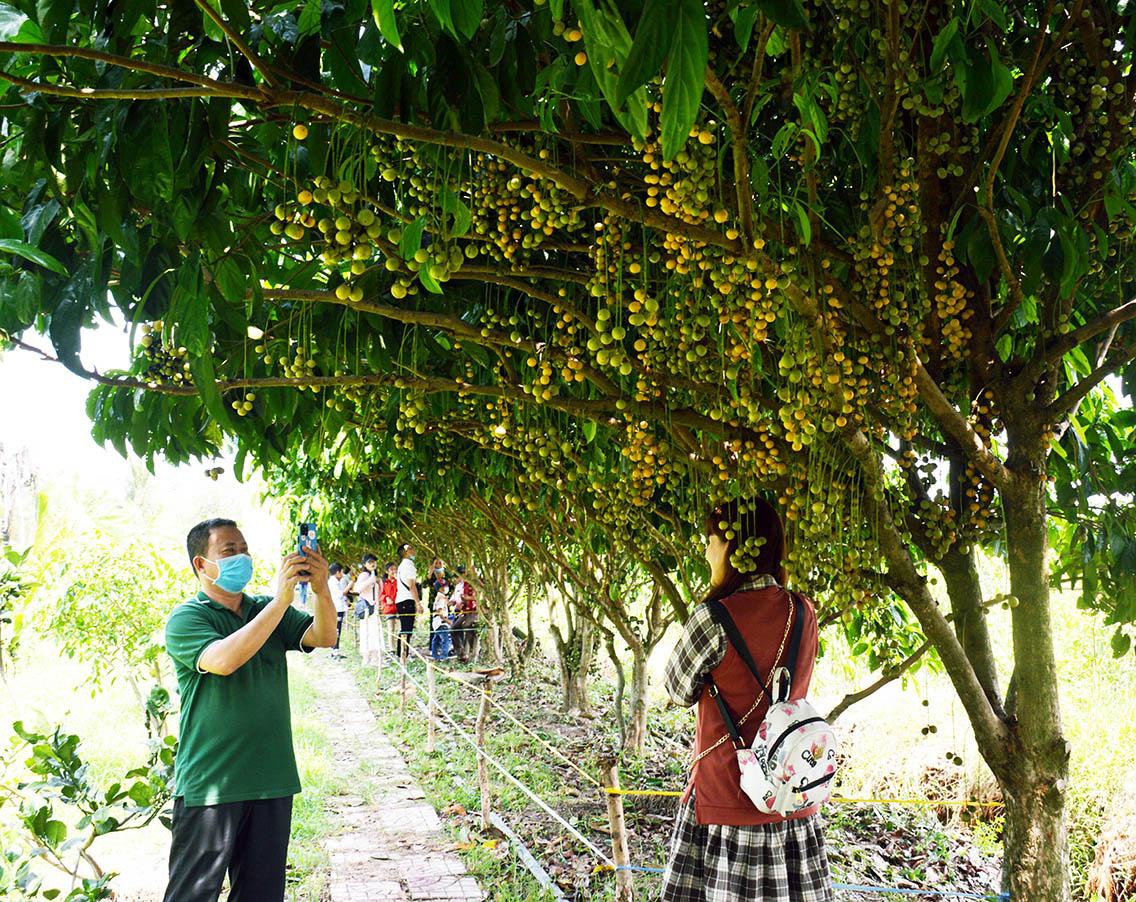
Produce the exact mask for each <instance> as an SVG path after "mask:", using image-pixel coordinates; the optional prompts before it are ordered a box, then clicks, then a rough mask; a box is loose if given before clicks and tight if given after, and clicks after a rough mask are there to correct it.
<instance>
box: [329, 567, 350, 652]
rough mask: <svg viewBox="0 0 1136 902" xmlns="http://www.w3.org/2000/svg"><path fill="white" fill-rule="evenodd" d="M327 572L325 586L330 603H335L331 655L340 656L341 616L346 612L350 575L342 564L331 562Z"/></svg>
mask: <svg viewBox="0 0 1136 902" xmlns="http://www.w3.org/2000/svg"><path fill="white" fill-rule="evenodd" d="M327 573H328V576H327V588H328V591H329V592H331V601H332V604H334V605H335V645H333V646H332V648H331V656H332V657H333V658H342V657H343V654H342V653H341V652H340V651H339V637H340V635H342V633H343V618H344V616H345V615H346V614H347V587H348V586H350V585H351V577H350V576H348V575H347V573H346V572H345V571H344V569H343V565H342V564H332V565H331V566H330V567H328V570H327Z"/></svg>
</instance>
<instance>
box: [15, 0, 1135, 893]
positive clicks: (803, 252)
mask: <svg viewBox="0 0 1136 902" xmlns="http://www.w3.org/2000/svg"><path fill="white" fill-rule="evenodd" d="M1122 10H1123V7H1122V6H1121V5H1120V4H1117V3H1115V2H1111V0H1073V2H1057V0H1046V2H1034V0H1025V2H1023V3H1006V2H1000V0H980V2H978V3H975V4H961V3H956V2H952V0H943V2H940V0H889V2H879V3H868V2H860V0H834V2H832V3H820V2H817V0H726V2H725V3H723V2H719V0H709V2H705V3H703V2H696V0H607V2H603V3H596V2H594V0H509V2H499V3H488V4H487V3H485V2H484V0H400V2H399V3H398V4H397V5H396V4H395V3H394V2H393V0H372V2H371V3H370V4H368V3H367V0H328V2H323V0H296V2H284V3H274V4H265V3H260V2H253V3H251V4H247V3H245V2H244V0H217V2H212V0H195V2H194V3H191V2H189V0H181V2H179V3H163V2H159V0H108V2H105V3H103V2H98V3H79V4H76V2H75V0H39V2H37V3H33V2H31V0H4V2H3V3H0V82H2V83H3V84H5V86H6V87H5V89H4V91H3V93H2V94H0V147H2V156H0V171H2V179H0V232H2V234H0V280H2V288H0V297H2V298H3V300H2V302H0V329H2V330H3V332H4V334H5V335H6V336H7V338H8V341H9V342H10V343H13V344H16V345H20V344H26V342H25V341H24V339H23V337H22V336H24V334H25V333H27V332H28V331H29V330H39V331H41V332H44V333H46V334H47V335H48V336H49V337H50V340H51V342H52V344H53V345H54V348H55V352H56V356H57V358H58V360H59V361H60V362H61V363H62V364H63V365H65V366H67V367H69V368H71V369H72V370H74V371H76V372H78V373H80V374H82V375H83V376H85V377H87V378H90V379H91V380H93V381H94V382H96V383H98V385H97V386H96V388H95V390H94V391H93V392H92V395H91V399H90V403H89V411H90V414H91V417H92V420H93V423H94V433H95V436H96V437H97V438H99V439H100V440H103V441H108V442H112V443H114V444H115V445H116V446H117V447H119V448H120V449H125V448H126V447H127V446H129V447H131V448H132V449H133V450H134V451H136V452H137V453H139V454H142V455H144V456H149V457H153V456H154V455H158V454H160V455H164V456H165V457H167V458H169V459H171V460H173V461H181V460H186V459H189V458H192V457H196V456H203V455H210V454H212V453H213V452H215V451H216V450H217V449H218V448H219V447H220V446H221V444H222V443H223V442H224V441H225V440H226V438H231V439H233V440H234V441H235V442H236V445H237V447H238V449H239V450H238V455H239V459H240V462H241V465H242V466H243V465H244V464H245V463H246V462H250V461H251V462H252V463H254V464H258V465H261V466H265V467H269V468H272V467H278V466H284V467H288V466H290V465H291V462H293V461H297V460H300V459H313V460H314V459H322V460H326V461H327V462H328V464H329V466H328V469H327V472H328V473H329V474H330V476H331V477H332V478H334V479H342V480H356V481H359V482H362V481H368V480H375V481H376V482H375V484H376V485H378V486H379V487H380V489H379V490H381V491H383V492H384V493H385V494H386V497H387V503H388V504H390V505H393V506H395V507H398V508H399V509H404V510H405V509H408V508H407V507H406V506H407V505H413V504H417V505H421V504H422V503H423V501H424V500H425V501H428V500H429V499H430V498H431V497H432V494H431V493H432V492H435V491H436V492H438V493H439V497H441V496H442V495H443V494H445V493H450V494H451V495H452V494H453V493H455V492H457V491H459V490H463V491H473V492H476V491H477V490H478V486H479V478H481V477H482V476H486V477H488V476H489V475H494V476H496V475H499V474H506V475H508V476H509V478H510V479H512V480H513V481H514V482H515V483H516V485H515V486H514V487H513V488H510V489H507V490H506V495H507V497H504V502H505V504H506V505H508V506H510V507H511V508H512V509H515V510H516V511H518V512H521V511H532V510H533V509H534V506H536V505H542V504H543V505H550V506H551V505H559V506H560V508H561V509H564V510H570V509H571V508H572V506H573V505H576V504H581V505H583V504H587V505H588V516H589V517H590V518H594V519H596V520H598V521H599V522H602V523H603V524H604V528H605V529H606V530H607V531H608V532H609V533H610V534H612V535H616V534H620V533H621V532H634V531H635V530H639V529H654V530H657V531H660V532H661V535H662V538H663V540H664V542H667V543H675V542H677V543H678V544H679V545H681V549H682V552H683V553H684V554H688V555H691V556H694V555H696V554H697V550H696V548H695V547H694V546H693V540H694V539H695V538H696V537H697V531H698V528H699V521H700V518H701V516H702V514H703V512H704V511H705V509H706V506H707V504H708V503H709V502H710V501H711V500H714V499H718V498H721V497H725V496H737V497H744V496H747V495H750V494H752V493H755V492H759V491H760V492H767V493H770V494H772V495H774V496H775V497H777V498H779V499H780V502H781V506H782V510H783V512H784V515H785V518H786V520H787V521H788V522H789V524H790V527H791V533H792V536H793V549H792V555H791V560H790V562H789V563H790V569H791V572H792V574H793V578H794V580H795V581H796V582H797V584H799V585H800V586H802V587H803V588H806V589H808V590H810V591H812V592H814V593H816V594H817V595H818V597H819V598H820V599H821V600H822V602H823V604H824V605H826V606H828V609H829V610H833V611H838V612H839V616H840V618H841V619H842V620H843V622H844V623H845V626H846V629H847V630H848V632H849V634H850V635H851V636H856V635H857V634H858V633H861V632H862V633H864V634H865V635H869V636H870V635H873V634H874V633H873V630H872V629H869V628H868V627H866V626H865V624H871V623H873V622H878V621H879V620H881V619H885V618H886V616H890V615H888V614H886V612H889V611H892V610H899V608H898V604H899V603H900V602H902V604H903V605H904V606H905V610H909V611H910V612H911V613H912V615H913V616H914V617H915V619H916V620H917V621H918V624H919V628H920V629H921V630H922V633H923V635H925V636H926V638H927V639H928V640H929V641H930V643H932V644H933V646H934V648H935V651H936V653H937V655H938V658H939V659H940V661H941V662H942V665H943V667H944V668H945V670H946V672H947V673H948V674H949V675H950V678H951V680H952V682H953V684H954V687H955V689H956V691H957V693H958V696H959V699H960V700H961V703H962V705H963V706H964V708H965V710H966V712H967V715H968V718H969V720H970V723H971V726H972V727H973V730H974V734H975V736H976V738H977V741H978V746H979V748H980V750H981V753H982V755H983V757H984V758H985V760H986V762H987V763H988V764H989V766H990V768H991V770H992V771H993V773H994V775H995V777H996V778H997V780H998V782H999V784H1000V785H1001V787H1002V790H1003V792H1004V795H1005V799H1006V811H1007V817H1006V834H1005V842H1006V852H1007V865H1008V868H1007V888H1008V889H1009V890H1010V891H1011V892H1012V893H1013V894H1014V895H1015V896H1016V897H1017V898H1019V899H1029V900H1031V902H1032V900H1058V899H1065V898H1067V897H1068V895H1069V877H1068V872H1067V867H1066V858H1067V855H1066V849H1067V842H1066V823H1065V817H1064V807H1065V796H1066V789H1067V786H1066V784H1067V779H1068V760H1069V749H1068V746H1067V743H1066V741H1065V739H1064V737H1063V733H1062V727H1061V716H1060V704H1059V702H1060V699H1059V696H1058V680H1057V672H1056V664H1055V655H1054V649H1053V637H1052V630H1051V625H1050V591H1051V587H1052V585H1053V584H1054V582H1057V581H1064V582H1068V583H1075V584H1076V585H1078V586H1080V587H1082V588H1083V590H1084V598H1085V603H1086V605H1087V606H1089V607H1094V608H1097V609H1099V610H1101V611H1103V612H1104V613H1105V615H1106V616H1107V618H1108V619H1109V621H1110V622H1111V623H1113V624H1116V634H1115V638H1114V646H1115V648H1116V650H1117V651H1118V652H1119V653H1123V652H1125V651H1126V650H1127V648H1128V646H1129V644H1130V632H1129V631H1130V627H1129V626H1128V624H1129V623H1130V622H1131V621H1132V620H1134V619H1136V590H1134V589H1133V586H1132V584H1131V580H1130V579H1125V573H1126V572H1130V564H1131V560H1132V558H1133V556H1136V544H1134V542H1133V537H1132V536H1133V531H1132V522H1133V516H1132V510H1131V503H1132V500H1131V489H1132V486H1133V484H1134V482H1136V480H1134V479H1133V475H1134V473H1133V463H1132V455H1131V448H1132V441H1133V428H1134V424H1133V417H1132V413H1131V411H1130V410H1127V409H1124V408H1125V405H1126V404H1128V403H1129V402H1128V401H1127V396H1126V395H1124V394H1123V393H1122V391H1121V387H1122V385H1123V384H1124V383H1123V382H1121V381H1120V380H1123V379H1124V378H1127V379H1129V380H1131V379H1132V378H1133V377H1134V376H1136V372H1134V371H1133V368H1132V362H1133V360H1134V358H1136V331H1134V329H1133V326H1132V321H1133V319H1136V301H1133V300H1130V298H1131V296H1132V287H1133V282H1134V279H1133V276H1134V273H1133V265H1132V258H1131V255H1130V253H1129V244H1130V241H1131V238H1132V230H1133V228H1134V226H1136V207H1134V206H1133V201H1134V200H1136V195H1134V192H1136V169H1134V166H1133V163H1134V160H1133V148H1134V143H1136V129H1134V123H1133V103H1134V92H1136V71H1133V68H1132V65H1131V63H1132V60H1131V56H1132V50H1131V45H1132V41H1131V37H1132V35H1131V30H1132V21H1131V17H1130V16H1128V15H1126V14H1124V13H1123V12H1122ZM114 314H117V315H118V316H119V317H121V319H123V320H125V321H126V322H127V323H129V325H130V328H131V334H132V335H133V337H134V349H135V356H134V359H133V361H132V363H131V365H130V367H129V369H128V370H126V371H123V372H118V373H97V372H92V371H89V370H87V369H86V368H85V367H84V366H83V364H82V362H81V359H80V354H79V351H80V340H81V335H82V332H83V330H84V329H86V328H89V327H90V326H92V325H93V324H94V323H95V322H96V320H98V319H99V318H100V317H101V318H108V317H112V315H114ZM1114 375H1116V376H1118V378H1117V379H1110V376H1114ZM1130 388H1131V382H1130V381H1129V383H1128V389H1130ZM424 448H428V449H429V451H430V453H429V457H428V458H427V457H426V456H424V450H423V449H424ZM471 462H473V464H472V465H471ZM490 462H493V463H490ZM487 468H489V469H487ZM492 468H496V469H492ZM463 473H464V476H463V478H461V479H459V478H457V477H456V476H455V475H454V474H458V475H459V476H460V475H462V474H463ZM434 479H439V480H443V481H444V483H445V484H444V485H442V486H439V487H436V488H428V487H426V486H427V484H428V483H429V482H430V481H431V480H434ZM463 486H464V489H463ZM482 497H484V496H482ZM520 516H522V518H523V514H520ZM979 547H984V548H987V549H990V550H992V551H994V552H996V553H999V554H1003V555H1004V556H1005V558H1006V561H1007V565H1008V568H1009V572H1010V580H1011V591H1012V595H1011V596H1010V599H1009V600H1008V602H1007V603H1009V604H1011V605H1012V606H1013V611H1012V615H1013V617H1012V619H1013V660H1011V661H997V660H995V658H994V655H993V653H992V650H991V643H990V638H989V632H988V629H987V626H986V622H985V619H984V616H983V612H984V611H985V610H986V608H987V606H988V605H989V604H990V600H989V599H986V598H984V597H983V595H982V592H981V588H980V585H979V581H978V574H977V568H976V549H978V548H979ZM745 555H746V549H740V551H739V561H744V558H745ZM1126 562H1127V563H1126ZM648 564H649V565H651V566H653V567H654V570H655V574H654V575H655V576H656V577H657V578H658V579H659V580H660V583H661V584H662V583H664V582H665V580H666V579H671V580H672V582H673V578H672V577H671V576H670V573H673V572H674V571H675V568H676V567H677V564H676V563H675V562H674V559H673V557H672V558H667V557H663V556H659V557H656V558H653V559H652V560H650V561H649V562H648ZM931 569H935V570H938V571H939V572H941V574H942V576H943V578H944V581H945V588H946V591H947V595H948V596H949V600H950V606H951V610H950V611H949V612H948V611H945V610H942V609H940V607H939V605H938V604H937V602H936V599H935V596H934V595H933V594H932V589H931V586H930V582H929V580H930V578H931V577H929V570H931ZM667 597H668V599H669V600H670V601H671V603H672V604H675V605H676V608H675V611H676V613H678V614H679V615H681V613H682V605H683V604H684V602H683V600H682V597H681V594H680V593H675V594H674V595H669V594H668V596H667ZM881 612H885V615H884V617H881ZM898 621H899V622H901V621H902V618H901V617H900V618H898ZM901 654H902V653H901ZM889 657H890V653H886V654H884V655H883V659H884V660H886V659H888V658H889Z"/></svg>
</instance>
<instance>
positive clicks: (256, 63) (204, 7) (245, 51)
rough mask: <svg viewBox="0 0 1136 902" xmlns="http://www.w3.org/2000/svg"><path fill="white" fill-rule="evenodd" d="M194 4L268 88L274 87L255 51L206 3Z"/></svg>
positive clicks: (270, 74) (198, 2)
mask: <svg viewBox="0 0 1136 902" xmlns="http://www.w3.org/2000/svg"><path fill="white" fill-rule="evenodd" d="M194 2H195V3H196V4H197V5H198V7H200V9H201V11H202V12H203V13H205V15H207V16H208V17H209V18H210V19H212V20H213V24H214V25H216V26H217V27H218V28H220V29H221V31H222V32H224V34H225V37H227V38H228V39H229V40H230V41H231V42H232V43H233V46H235V47H236V48H237V49H238V50H239V51H240V52H241V56H243V57H244V58H245V59H247V60H248V61H249V62H250V63H251V64H252V67H253V68H254V69H256V71H257V72H259V73H260V75H261V78H263V79H264V80H265V82H266V83H267V84H268V85H269V86H270V87H271V86H273V85H275V84H276V80H275V78H274V77H273V75H272V71H271V69H270V68H269V66H268V65H267V64H266V63H265V62H264V60H262V59H261V58H260V56H259V55H258V54H257V52H256V51H255V50H253V49H252V47H250V46H249V45H248V44H246V43H245V42H244V40H243V39H242V38H241V36H240V35H239V34H237V33H236V32H235V31H233V29H232V28H231V27H230V26H229V23H228V22H226V21H225V20H224V19H222V18H221V14H220V13H218V12H217V11H216V10H215V9H213V7H212V6H210V5H209V4H208V3H206V2H205V0H194Z"/></svg>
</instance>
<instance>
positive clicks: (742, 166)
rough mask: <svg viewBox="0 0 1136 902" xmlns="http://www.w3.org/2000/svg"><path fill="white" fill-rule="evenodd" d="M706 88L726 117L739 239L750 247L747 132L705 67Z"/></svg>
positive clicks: (714, 76)
mask: <svg viewBox="0 0 1136 902" xmlns="http://www.w3.org/2000/svg"><path fill="white" fill-rule="evenodd" d="M706 87H707V88H709V90H710V93H711V94H713V95H714V99H715V100H717V101H718V105H719V106H720V107H721V108H722V111H723V112H724V113H725V114H726V124H727V125H728V126H729V128H730V140H731V145H732V147H733V151H732V154H731V155H732V156H733V158H734V194H735V197H736V212H737V215H738V219H739V220H741V226H742V235H743V236H744V237H745V240H746V246H747V247H748V246H750V245H752V244H753V190H752V189H751V188H750V178H749V141H748V140H747V137H748V129H747V128H746V126H745V125H744V124H743V123H742V116H741V113H740V112H738V105H737V104H736V103H734V99H733V98H732V97H731V96H730V92H729V91H728V90H727V89H726V86H725V85H723V84H722V82H721V81H719V80H718V76H717V74H716V73H715V72H714V68H713V66H707V67H706Z"/></svg>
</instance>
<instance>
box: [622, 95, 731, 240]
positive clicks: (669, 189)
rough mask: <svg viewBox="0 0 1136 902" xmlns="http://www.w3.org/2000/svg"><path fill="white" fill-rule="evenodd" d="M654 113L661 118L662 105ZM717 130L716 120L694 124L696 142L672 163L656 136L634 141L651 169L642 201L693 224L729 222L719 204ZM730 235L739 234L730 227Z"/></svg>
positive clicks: (681, 152)
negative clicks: (708, 221) (666, 158)
mask: <svg viewBox="0 0 1136 902" xmlns="http://www.w3.org/2000/svg"><path fill="white" fill-rule="evenodd" d="M651 111H652V112H653V113H654V114H655V115H656V116H658V115H659V114H660V113H661V112H662V104H661V103H660V102H659V101H656V102H654V103H653V104H652V105H651ZM716 129H717V125H716V124H715V123H714V122H713V121H710V122H707V123H706V124H705V125H695V126H694V127H693V128H692V129H691V132H690V135H691V137H693V138H695V139H696V140H694V141H688V142H687V143H686V146H685V147H684V148H683V149H682V150H680V151H679V152H678V153H677V154H675V156H674V158H673V159H670V160H665V159H663V153H662V147H661V146H660V144H659V141H658V138H657V136H654V135H648V136H647V137H646V138H645V139H643V140H639V139H635V140H634V141H633V142H632V144H633V146H634V147H635V149H636V150H637V151H638V152H639V154H640V157H641V158H642V160H643V162H644V163H646V164H647V168H648V170H649V171H648V172H647V173H645V174H644V175H643V183H644V185H645V191H644V200H643V202H644V203H645V204H646V205H647V206H648V207H657V208H658V209H660V210H662V212H664V213H666V214H667V215H668V216H676V217H678V218H679V219H682V220H683V221H685V222H690V223H704V222H706V221H707V220H708V219H711V218H713V220H714V222H716V223H718V224H725V223H726V222H727V221H728V219H729V213H728V212H727V211H726V210H725V209H724V208H723V207H722V206H721V204H720V203H719V202H718V189H717V185H716V179H717V150H716V148H715V147H714V144H715V140H716V139H715V131H716ZM731 232H732V235H731ZM727 235H730V236H731V237H734V238H736V237H737V231H736V230H735V229H733V228H732V227H731V228H730V229H729V230H727Z"/></svg>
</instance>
